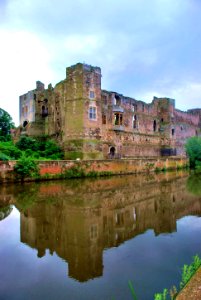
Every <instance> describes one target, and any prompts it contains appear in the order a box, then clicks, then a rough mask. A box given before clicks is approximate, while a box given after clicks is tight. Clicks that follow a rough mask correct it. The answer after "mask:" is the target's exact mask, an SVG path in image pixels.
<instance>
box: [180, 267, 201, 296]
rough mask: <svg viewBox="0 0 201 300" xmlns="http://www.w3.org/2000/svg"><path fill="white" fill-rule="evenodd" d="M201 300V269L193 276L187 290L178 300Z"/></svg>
mask: <svg viewBox="0 0 201 300" xmlns="http://www.w3.org/2000/svg"><path fill="white" fill-rule="evenodd" d="M186 299H188V300H200V299H201V267H200V268H199V269H198V271H197V272H196V273H195V274H194V275H193V277H192V278H191V279H190V281H189V282H188V284H187V285H186V286H185V288H184V289H183V290H182V291H181V292H180V293H179V295H178V296H177V298H176V300H186Z"/></svg>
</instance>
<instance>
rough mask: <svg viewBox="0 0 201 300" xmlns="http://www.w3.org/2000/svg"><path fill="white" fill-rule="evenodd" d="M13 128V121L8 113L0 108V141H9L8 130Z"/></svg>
mask: <svg viewBox="0 0 201 300" xmlns="http://www.w3.org/2000/svg"><path fill="white" fill-rule="evenodd" d="M14 127H15V126H14V123H13V120H12V118H11V116H10V115H9V113H7V112H6V111H5V110H3V109H2V108H0V141H8V140H10V137H11V135H10V130H11V129H12V128H14Z"/></svg>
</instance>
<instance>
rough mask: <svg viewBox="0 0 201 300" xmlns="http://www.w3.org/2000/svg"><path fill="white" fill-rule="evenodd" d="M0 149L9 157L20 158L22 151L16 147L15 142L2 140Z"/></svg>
mask: <svg viewBox="0 0 201 300" xmlns="http://www.w3.org/2000/svg"><path fill="white" fill-rule="evenodd" d="M0 151H1V152H2V153H3V154H4V155H6V156H8V157H9V159H18V158H20V156H21V155H22V152H21V151H20V150H19V149H17V148H16V147H15V145H14V144H13V142H11V141H10V142H0Z"/></svg>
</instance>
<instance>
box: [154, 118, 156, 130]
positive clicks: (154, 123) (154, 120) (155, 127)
mask: <svg viewBox="0 0 201 300" xmlns="http://www.w3.org/2000/svg"><path fill="white" fill-rule="evenodd" d="M153 130H154V131H156V120H154V123H153Z"/></svg>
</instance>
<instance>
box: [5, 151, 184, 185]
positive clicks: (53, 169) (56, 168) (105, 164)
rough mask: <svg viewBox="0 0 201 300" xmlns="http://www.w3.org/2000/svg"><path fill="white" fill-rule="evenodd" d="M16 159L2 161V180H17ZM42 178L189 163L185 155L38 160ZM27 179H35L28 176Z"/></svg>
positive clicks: (150, 169)
mask: <svg viewBox="0 0 201 300" xmlns="http://www.w3.org/2000/svg"><path fill="white" fill-rule="evenodd" d="M15 163H16V161H8V162H0V182H14V181H17V179H16V176H15V175H14V173H13V169H14V165H15ZM38 164H39V170H40V175H41V180H42V179H48V178H49V179H54V178H55V179H56V178H59V176H60V175H62V174H65V173H66V172H68V171H69V170H72V171H73V172H74V174H76V172H77V171H82V172H83V173H84V174H86V175H87V174H91V176H93V174H92V173H94V174H96V175H97V174H99V175H109V174H110V175H111V174H114V175H117V174H132V173H148V172H153V171H160V170H166V169H167V170H169V169H173V170H175V169H179V168H184V167H185V166H186V165H187V164H188V159H187V158H185V157H168V158H163V157H158V158H156V157H154V158H133V159H113V160H87V161H84V160H74V161H72V160H60V161H59V160H54V161H38ZM27 180H29V181H30V180H35V179H34V178H28V179H27Z"/></svg>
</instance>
